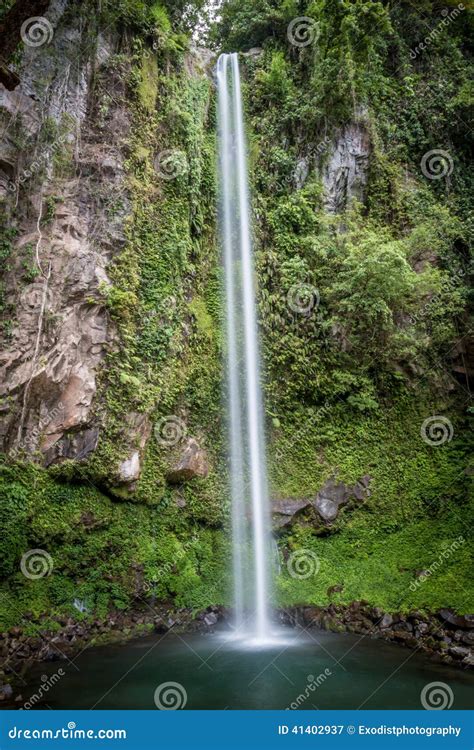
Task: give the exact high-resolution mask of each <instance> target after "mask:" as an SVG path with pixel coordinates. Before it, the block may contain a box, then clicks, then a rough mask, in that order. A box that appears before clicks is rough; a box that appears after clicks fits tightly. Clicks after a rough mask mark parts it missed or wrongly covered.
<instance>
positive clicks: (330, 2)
mask: <svg viewBox="0 0 474 750" xmlns="http://www.w3.org/2000/svg"><path fill="white" fill-rule="evenodd" d="M415 5H417V6H419V7H414V6H415ZM454 7H455V6H453V5H452V4H450V3H448V4H447V3H446V2H444V3H442V4H441V3H438V2H431V1H430V0H423V2H420V3H418V4H414V3H411V2H404V1H403V0H402V2H399V3H391V2H373V1H369V0H340V1H339V2H334V0H313V1H312V2H299V1H298V0H227V2H224V3H223V6H222V8H221V10H220V12H219V19H218V21H217V22H216V23H215V24H214V25H212V24H211V30H210V32H209V44H211V45H213V46H214V48H215V49H216V50H238V51H241V52H248V51H249V50H250V49H251V48H254V47H259V48H261V49H260V50H257V51H255V50H254V52H252V54H249V55H245V56H242V57H241V61H242V68H243V72H244V77H245V91H244V94H245V103H246V112H247V126H248V139H249V153H250V161H251V179H252V189H253V204H254V214H255V221H254V226H255V240H256V243H255V244H256V255H257V274H258V280H259V309H260V317H261V328H262V333H263V344H264V347H263V348H264V363H265V395H266V412H267V428H268V437H269V466H270V478H271V484H272V496H273V497H274V498H286V497H314V495H315V494H316V492H317V491H318V490H319V489H320V487H321V486H322V485H323V483H324V482H325V481H326V480H327V479H328V478H329V477H331V476H337V477H338V478H339V479H340V480H341V481H345V482H347V483H354V482H356V481H357V480H358V479H360V478H361V477H362V476H363V475H370V477H371V483H370V489H371V494H370V497H369V498H368V499H367V501H366V502H365V503H364V504H362V505H360V506H358V507H351V508H348V509H345V510H343V511H342V512H341V514H340V515H339V517H338V519H337V522H336V523H335V524H334V525H333V526H332V527H330V528H326V529H323V530H322V531H321V529H320V528H319V529H315V528H312V527H311V526H309V525H307V524H304V523H301V524H296V525H295V526H294V527H292V528H291V529H290V530H289V531H286V532H284V533H282V534H280V536H279V538H278V542H279V546H280V551H281V556H282V560H284V559H285V556H287V555H288V553H290V552H291V551H294V550H296V549H301V548H303V549H306V550H310V551H311V552H313V553H314V554H316V555H317V557H318V559H319V560H320V572H319V574H318V576H316V577H315V578H311V579H308V580H302V581H301V580H295V579H294V578H291V577H290V576H289V575H288V573H287V570H286V568H285V566H284V565H282V573H281V575H280V577H279V580H278V586H277V592H276V600H277V602H278V603H281V604H285V605H286V604H293V603H301V602H314V603H320V604H324V603H327V602H328V594H327V589H328V587H330V586H333V585H335V584H343V586H344V588H343V590H342V591H341V592H340V593H338V595H337V598H336V599H335V600H336V601H340V602H350V601H352V600H354V599H360V598H364V599H366V600H368V601H369V602H371V603H373V604H377V605H379V606H382V607H385V608H386V609H388V610H393V611H394V610H396V609H409V608H411V607H417V608H420V609H423V608H424V609H436V608H437V607H440V606H442V605H444V606H452V607H453V608H455V609H457V610H459V611H464V612H465V611H469V610H471V611H472V608H473V603H472V600H470V599H469V597H468V595H467V594H466V590H468V589H469V584H470V576H472V572H471V571H470V568H469V560H468V549H469V543H466V544H465V545H464V546H462V548H461V549H459V550H458V551H457V552H456V553H453V554H452V555H450V557H449V560H448V561H447V562H446V564H445V566H444V567H443V569H442V571H441V572H440V573H438V574H437V575H436V576H433V577H431V578H430V580H429V581H427V582H426V583H425V584H424V585H423V586H420V587H419V588H417V589H416V591H412V590H411V589H410V582H411V581H412V580H413V575H414V571H415V570H416V569H423V568H427V567H429V566H430V564H432V563H433V561H434V560H436V559H437V557H438V556H439V554H440V553H441V552H442V551H443V550H444V549H446V548H448V547H449V545H450V544H451V543H452V541H453V539H454V538H457V537H459V536H460V535H463V537H464V538H465V539H466V542H467V540H468V535H469V524H468V518H469V505H468V490H469V478H470V477H469V473H468V472H467V471H466V463H467V459H468V456H469V454H470V452H472V444H470V434H471V433H470V432H469V424H468V420H469V417H470V412H469V411H468V410H467V409H466V407H467V405H468V397H469V389H470V383H469V368H468V367H466V366H464V365H465V363H464V365H463V363H462V362H461V364H460V360H459V358H460V356H461V355H460V354H459V352H461V354H462V352H463V351H464V349H463V348H462V347H464V346H465V342H466V341H467V334H468V332H469V328H470V325H472V324H470V322H469V319H468V315H467V312H466V310H467V308H468V303H469V299H470V291H469V285H468V279H469V270H470V265H469V264H470V257H469V216H470V205H469V196H470V194H472V183H471V182H470V180H471V179H472V178H471V177H470V175H469V171H468V169H467V164H468V153H469V152H468V148H469V143H468V141H469V128H468V126H467V124H466V123H468V122H469V120H468V117H469V110H468V107H469V102H470V99H469V91H470V88H469V86H470V83H469V78H468V67H467V62H466V60H465V56H466V55H468V53H469V39H470V35H469V32H470V26H471V25H472V20H471V17H470V16H469V15H468V13H467V12H463V13H461V14H458V15H456V16H455V17H453V18H452V20H450V22H449V23H448V24H446V25H443V26H442V27H441V29H440V33H438V34H436V35H435V36H433V37H432V38H431V39H430V43H429V45H428V46H427V47H426V49H424V50H422V51H421V52H416V53H415V52H413V51H414V50H416V49H417V48H419V45H420V42H422V41H423V39H425V38H426V37H427V34H428V31H427V26H426V22H427V21H428V23H429V26H431V28H437V27H438V25H439V24H440V23H441V21H442V20H443V19H445V18H446V15H443V14H442V11H444V9H445V8H447V9H448V10H449V11H451V9H452V8H454ZM203 8H204V3H203V2H202V1H201V0H197V1H196V2H192V3H188V2H183V0H176V1H174V0H162V1H161V2H152V1H151V0H115V2H113V3H112V2H109V1H107V2H102V3H101V15H97V16H96V15H94V14H91V15H90V16H89V22H91V17H92V18H93V24H95V26H94V25H93V26H92V27H91V28H92V29H93V30H92V31H91V33H95V34H97V33H98V30H99V29H100V28H102V26H104V27H105V26H112V27H113V28H115V29H116V31H117V33H118V34H120V35H121V39H122V46H121V52H120V54H117V55H115V56H114V58H112V59H111V60H110V61H109V65H108V67H107V68H106V69H101V70H100V71H99V72H98V73H97V74H96V78H95V87H96V89H95V92H94V96H95V101H94V102H93V104H92V108H93V112H94V127H95V128H97V133H98V135H99V136H100V137H101V138H103V140H104V141H106V140H107V132H108V131H107V128H108V117H109V116H110V109H111V107H112V106H113V105H114V102H113V100H112V97H110V98H108V97H107V96H104V93H103V92H104V91H107V90H109V89H110V90H111V91H113V92H114V99H115V104H116V103H117V98H118V101H119V105H120V106H121V107H123V108H124V109H126V110H127V112H128V113H129V115H130V120H131V123H132V124H131V132H130V136H129V138H128V141H127V144H126V145H127V161H126V165H125V167H126V173H127V199H129V205H130V213H129V217H128V220H127V222H128V223H127V225H126V235H127V243H126V246H125V248H124V249H123V250H122V251H121V252H120V253H118V254H117V255H116V256H115V258H114V261H113V263H112V264H111V267H110V269H109V275H110V279H111V282H112V283H111V285H106V286H104V288H103V289H102V294H103V303H104V305H105V306H106V308H107V310H108V312H109V314H110V316H111V318H112V319H113V321H114V323H115V324H116V325H117V330H118V335H119V339H120V348H119V349H118V350H115V351H111V353H110V354H109V356H108V360H107V365H106V367H105V368H104V369H103V372H102V373H101V380H100V393H99V397H98V398H97V401H96V404H95V409H96V414H97V416H98V418H100V419H101V420H103V422H104V429H103V431H102V433H101V438H100V441H99V444H98V448H97V450H96V452H95V453H94V454H93V455H92V457H91V458H90V459H89V460H88V461H87V462H83V463H81V464H76V463H75V462H69V461H65V462H63V463H62V464H59V465H58V466H56V467H54V468H52V469H50V470H48V471H46V470H43V469H41V468H39V467H38V466H35V465H32V464H30V463H28V464H19V465H13V464H12V463H11V462H10V461H8V460H6V461H5V462H4V463H2V464H1V465H0V486H1V490H0V492H1V493H2V505H1V509H0V516H1V526H2V529H4V533H3V536H2V540H1V545H2V572H3V575H4V576H5V585H4V587H3V589H2V594H3V596H2V599H1V602H0V607H1V614H2V619H3V620H4V622H5V623H6V624H7V625H11V624H13V623H14V622H16V621H18V620H19V619H20V618H21V616H22V614H23V613H24V612H28V611H29V612H33V613H35V614H38V613H40V612H47V613H57V612H63V611H67V612H71V611H72V612H74V614H75V615H77V612H76V611H75V610H73V609H72V601H73V599H74V598H79V599H81V600H83V601H85V602H86V605H87V608H88V611H89V613H90V614H91V616H92V614H93V613H95V614H98V615H103V614H105V612H106V611H107V609H110V608H111V607H118V608H126V607H129V606H131V605H132V604H134V603H135V604H136V603H137V602H141V603H143V602H144V601H150V600H152V599H154V598H158V599H160V600H172V601H174V602H176V604H178V605H179V606H191V607H193V608H198V607H203V606H206V605H208V604H210V603H212V604H214V603H220V602H227V601H228V600H229V591H228V581H227V572H226V571H227V566H228V562H227V561H228V558H229V550H228V549H227V545H228V542H227V534H226V532H225V525H226V523H227V518H228V513H227V502H228V498H227V490H226V460H225V452H224V451H223V440H222V435H223V431H224V429H223V428H224V425H223V420H222V416H221V412H222V410H221V400H220V399H221V379H222V373H221V364H220V355H221V319H220V318H221V305H220V281H221V278H220V277H221V273H220V262H219V254H218V248H217V243H216V226H215V218H214V217H215V199H216V192H215V158H214V156H215V122H214V109H215V102H214V95H213V89H212V85H211V82H210V80H209V78H208V77H206V75H205V74H202V75H193V72H195V71H193V70H192V68H193V65H195V63H192V62H190V58H189V55H188V50H189V47H190V44H191V42H190V38H189V32H190V30H192V29H195V27H196V24H197V23H199V24H200V26H202V28H204V27H205V26H206V23H207V22H206V20H205V17H204V16H203V15H202V14H203ZM303 16H304V17H305V18H306V21H308V20H309V22H310V31H311V33H312V34H313V39H312V41H311V43H309V44H305V45H302V46H298V45H295V44H294V43H292V42H291V40H290V39H289V36H288V29H289V25H290V24H291V22H292V21H293V20H294V19H296V18H298V17H303ZM198 19H199V20H198ZM351 126H356V127H357V128H359V130H360V132H362V133H363V135H364V138H365V139H366V141H367V143H368V144H369V148H368V151H369V157H368V161H367V165H366V184H365V186H364V189H363V191H362V193H361V194H359V195H357V196H352V198H351V199H350V200H348V201H347V202H346V203H345V204H344V205H343V206H340V207H339V208H338V210H337V211H336V212H333V213H328V211H327V205H326V204H325V191H324V188H323V181H324V174H325V170H326V168H327V166H328V164H329V162H330V160H331V155H332V153H333V150H334V144H335V142H336V141H337V139H338V137H341V135H343V134H344V132H345V128H347V127H351ZM170 149H171V150H173V153H174V157H173V158H175V159H176V162H173V164H172V166H173V168H174V169H175V170H176V173H177V177H176V179H173V180H169V181H168V180H157V178H156V163H155V160H156V157H157V154H159V153H161V152H162V151H166V150H170ZM432 149H442V150H443V151H444V152H445V153H447V154H448V155H449V159H450V160H451V165H452V169H450V170H448V171H449V174H447V175H446V176H445V177H442V178H441V179H429V178H427V177H426V175H425V174H424V173H423V171H422V169H421V161H422V159H423V156H424V155H425V154H426V153H427V152H429V151H430V150H432ZM66 156H67V155H66ZM68 158H69V161H71V158H72V157H71V155H70V154H69V156H68ZM448 166H449V164H448ZM56 168H57V169H58V171H60V170H61V169H65V168H67V165H66V166H65V165H64V164H59V163H58V164H56ZM69 168H71V164H69ZM108 205H109V210H110V212H111V216H112V215H115V214H116V213H117V212H120V211H122V210H123V205H122V204H121V202H120V200H119V198H118V197H117V196H112V197H111V196H109V204H108ZM12 231H13V230H8V231H7V233H6V234H5V235H4V236H3V238H2V241H1V244H0V263H3V262H6V261H7V259H8V256H9V254H10V252H11V251H12V241H13V239H14V233H12ZM295 288H296V289H297V293H298V295H300V294H302V297H301V299H300V300H299V302H300V304H302V306H303V308H304V309H305V311H304V313H303V314H301V312H299V311H298V309H296V311H295V309H294V305H293V306H292V305H291V304H289V296H290V297H291V294H292V290H294V289H295ZM1 292H2V288H1V286H0V305H1V299H2V293H1ZM461 342H462V346H460V344H461ZM130 412H135V413H137V414H147V415H149V417H150V420H151V421H152V422H156V421H157V420H159V419H160V418H161V417H163V416H164V415H166V414H178V415H180V416H181V417H182V418H183V420H185V421H186V424H187V425H188V429H189V432H190V434H193V435H195V436H196V437H198V438H199V440H200V442H201V443H202V444H203V445H204V446H205V447H206V450H207V451H208V456H209V463H210V473H209V476H208V478H207V479H206V480H199V479H198V480H192V481H191V482H189V483H185V484H183V485H182V486H180V487H179V488H176V487H174V486H170V485H169V484H168V483H167V482H166V480H165V477H166V470H167V467H169V464H170V460H171V459H172V458H173V456H172V455H170V451H167V450H166V449H164V448H163V447H162V446H160V445H159V444H158V443H157V441H155V440H153V439H152V440H149V441H148V446H147V452H146V456H145V462H144V468H143V472H142V475H141V477H140V480H139V481H138V483H137V487H136V488H135V489H134V490H133V491H132V492H128V491H125V490H124V489H123V488H122V489H120V488H118V487H114V486H113V478H112V477H111V471H110V467H111V466H116V465H117V462H118V461H120V460H121V459H123V458H124V457H125V456H126V455H127V449H128V447H129V446H127V445H126V439H125V434H124V429H123V427H124V424H123V418H124V414H127V413H130ZM436 414H441V415H445V416H446V417H447V418H449V420H450V422H451V423H452V425H453V432H454V437H453V439H452V440H451V441H450V442H446V443H444V444H442V445H440V446H432V445H428V444H427V443H426V442H425V441H423V440H422V438H421V436H420V428H421V426H422V424H423V422H424V420H425V419H426V418H427V417H430V416H431V415H436ZM178 500H179V503H178V502H177V501H178ZM36 547H43V548H44V549H47V550H48V551H49V553H50V554H51V555H52V556H53V558H54V561H55V568H54V572H53V574H52V575H51V576H50V577H47V578H44V579H42V580H40V581H28V580H26V579H25V577H24V576H23V575H22V574H21V573H20V571H19V560H20V558H21V555H22V552H23V551H24V550H26V549H31V548H36Z"/></svg>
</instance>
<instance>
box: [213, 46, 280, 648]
mask: <svg viewBox="0 0 474 750" xmlns="http://www.w3.org/2000/svg"><path fill="white" fill-rule="evenodd" d="M217 82H218V100H219V165H220V211H221V216H220V218H221V221H220V225H221V238H222V247H223V256H224V268H225V297H226V332H227V336H226V343H227V387H228V392H227V401H228V415H229V444H230V474H231V494H232V535H233V574H234V606H235V625H236V629H237V632H238V634H239V635H242V636H243V637H249V638H255V639H257V640H258V641H264V640H266V639H267V638H268V637H269V616H268V599H269V554H270V549H269V548H270V543H271V537H270V524H269V512H268V489H267V476H266V466H265V441H264V429H263V409H262V393H261V386H260V362H259V345H258V330H257V320H256V310H255V290H254V269H253V257H252V240H251V227H250V210H249V191H248V178H247V164H246V149H245V135H244V125H243V114H242V97H241V90H240V75H239V63H238V57H237V55H236V54H232V55H221V56H220V57H219V61H218V64H217ZM249 521H250V524H249Z"/></svg>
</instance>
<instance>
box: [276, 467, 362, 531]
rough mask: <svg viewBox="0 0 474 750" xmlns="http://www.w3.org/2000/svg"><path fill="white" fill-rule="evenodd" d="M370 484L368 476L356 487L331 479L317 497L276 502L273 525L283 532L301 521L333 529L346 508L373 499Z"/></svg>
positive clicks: (322, 529) (318, 527)
mask: <svg viewBox="0 0 474 750" xmlns="http://www.w3.org/2000/svg"><path fill="white" fill-rule="evenodd" d="M370 481H371V478H370V477H369V476H368V475H365V476H363V477H362V478H361V479H360V480H359V481H358V482H356V484H354V485H352V486H349V485H346V484H344V482H337V481H336V479H335V478H330V479H328V480H327V481H326V482H325V483H324V485H323V486H322V487H321V489H320V490H319V492H318V493H317V494H316V496H315V497H313V498H308V499H296V498H286V499H284V500H274V501H273V502H272V516H273V526H274V528H275V529H282V528H285V527H288V526H291V525H292V524H293V523H294V522H296V521H297V520H298V521H301V522H303V523H307V524H311V525H313V526H315V528H317V529H320V530H321V531H324V530H327V529H330V528H331V526H332V525H333V523H334V521H335V520H336V519H337V517H338V515H339V512H340V509H341V508H342V507H343V506H345V505H348V504H350V503H351V502H352V503H354V504H359V503H362V502H364V500H365V499H366V498H367V497H369V495H370V490H369V484H370Z"/></svg>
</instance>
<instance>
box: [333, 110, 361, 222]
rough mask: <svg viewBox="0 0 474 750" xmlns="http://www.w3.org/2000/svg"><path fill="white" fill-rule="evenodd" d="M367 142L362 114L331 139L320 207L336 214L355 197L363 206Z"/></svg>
mask: <svg viewBox="0 0 474 750" xmlns="http://www.w3.org/2000/svg"><path fill="white" fill-rule="evenodd" d="M369 155H370V140H369V135H368V131H367V129H366V127H365V124H364V117H363V113H360V114H359V116H358V117H357V118H356V120H355V121H354V122H352V123H350V124H349V125H347V126H346V127H345V128H344V129H343V130H342V131H341V132H340V133H339V134H338V135H337V136H336V138H335V140H334V141H333V143H332V145H331V147H330V149H329V157H327V158H326V159H325V160H324V166H323V168H322V179H323V187H324V206H325V208H326V210H327V211H328V212H329V213H333V214H335V213H340V212H341V211H343V210H344V209H345V208H346V207H347V206H348V205H349V203H350V201H351V199H352V198H356V199H357V200H358V201H360V202H361V203H363V201H364V197H365V188H366V185H367V178H368V166H369Z"/></svg>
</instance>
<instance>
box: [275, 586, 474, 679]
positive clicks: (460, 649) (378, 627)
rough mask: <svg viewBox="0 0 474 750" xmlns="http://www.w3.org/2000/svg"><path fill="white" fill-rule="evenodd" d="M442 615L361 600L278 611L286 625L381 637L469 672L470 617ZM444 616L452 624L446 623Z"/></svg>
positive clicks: (473, 655)
mask: <svg viewBox="0 0 474 750" xmlns="http://www.w3.org/2000/svg"><path fill="white" fill-rule="evenodd" d="M442 612H443V615H441V614H440V612H438V613H436V614H425V613H421V612H418V611H413V612H408V613H399V612H398V613H397V612H395V613H389V612H384V611H383V610H382V609H381V608H380V607H372V606H371V605H370V604H369V603H368V602H365V601H363V600H362V601H355V602H352V603H351V604H349V605H345V604H344V605H343V604H330V605H329V606H328V607H317V606H310V607H309V606H301V607H293V608H291V609H289V610H283V611H281V612H280V620H281V621H282V622H283V623H284V624H286V625H293V626H300V627H303V628H305V629H310V628H316V629H318V628H319V629H322V630H331V631H333V632H336V633H342V632H349V633H360V634H361V635H365V636H369V637H371V638H381V639H383V640H386V641H391V642H393V643H398V644H400V645H403V646H407V647H409V648H413V649H419V650H421V651H423V652H424V653H426V654H427V655H428V656H430V657H431V658H432V659H434V660H435V661H440V662H443V663H445V664H451V665H453V666H458V667H461V668H463V669H471V668H472V667H473V665H474V648H473V643H472V642H471V640H470V634H471V632H472V631H471V627H472V625H471V622H472V615H463V616H460V615H456V614H455V613H454V612H451V610H442ZM447 616H449V617H450V619H451V620H452V621H453V622H451V623H450V622H448V620H447V619H446V618H447ZM454 621H457V622H460V621H462V622H463V623H464V627H463V628H460V627H456V624H455V623H454ZM451 644H452V645H451Z"/></svg>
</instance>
